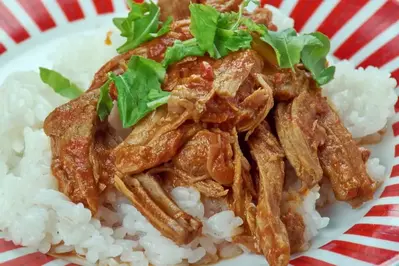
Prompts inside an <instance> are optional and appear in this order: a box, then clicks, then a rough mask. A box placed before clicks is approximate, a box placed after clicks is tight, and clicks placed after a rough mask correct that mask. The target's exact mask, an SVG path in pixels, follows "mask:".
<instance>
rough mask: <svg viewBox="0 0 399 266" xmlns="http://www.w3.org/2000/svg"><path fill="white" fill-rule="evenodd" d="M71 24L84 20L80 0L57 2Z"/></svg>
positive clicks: (61, 0) (58, 0) (59, 0)
mask: <svg viewBox="0 0 399 266" xmlns="http://www.w3.org/2000/svg"><path fill="white" fill-rule="evenodd" d="M57 3H58V5H59V6H60V7H61V9H62V11H63V12H64V14H65V16H66V17H67V19H68V21H69V22H72V21H75V20H79V19H83V18H84V14H83V10H82V8H81V7H80V4H79V2H78V0H57Z"/></svg>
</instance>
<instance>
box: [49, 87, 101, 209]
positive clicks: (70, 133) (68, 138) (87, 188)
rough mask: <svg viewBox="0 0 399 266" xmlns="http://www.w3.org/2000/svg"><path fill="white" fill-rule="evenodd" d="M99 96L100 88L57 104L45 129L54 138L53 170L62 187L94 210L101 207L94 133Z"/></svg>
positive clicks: (52, 144) (72, 197)
mask: <svg viewBox="0 0 399 266" xmlns="http://www.w3.org/2000/svg"><path fill="white" fill-rule="evenodd" d="M98 96H99V91H98V90H94V91H91V92H89V93H86V94H83V95H82V96H81V97H79V98H77V99H76V100H73V101H71V102H69V103H66V104H64V105H62V106H60V107H58V108H56V109H55V110H54V111H53V112H52V113H51V114H50V115H49V116H48V117H47V118H46V120H45V122H44V131H45V133H46V134H47V135H48V136H50V138H51V151H52V163H51V170H52V172H53V175H54V176H55V177H56V178H57V180H58V185H59V190H60V191H61V192H62V193H64V194H65V195H66V196H68V197H69V198H70V199H71V200H72V201H73V202H75V203H79V202H81V203H83V204H84V205H85V206H86V207H87V208H89V209H90V210H91V211H92V212H93V213H96V212H97V208H98V200H99V187H98V181H99V179H100V177H97V178H95V173H94V172H95V170H94V168H93V165H94V164H95V161H96V160H97V156H95V155H94V146H95V144H94V141H95V137H94V135H95V132H96V124H97V120H98V118H97V112H96V105H97V100H98ZM97 175H99V174H97ZM96 179H97V180H96Z"/></svg>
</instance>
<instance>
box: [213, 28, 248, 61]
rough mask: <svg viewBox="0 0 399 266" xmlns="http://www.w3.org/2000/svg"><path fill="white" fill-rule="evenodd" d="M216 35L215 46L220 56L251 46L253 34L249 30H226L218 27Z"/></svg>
mask: <svg viewBox="0 0 399 266" xmlns="http://www.w3.org/2000/svg"><path fill="white" fill-rule="evenodd" d="M216 36H217V37H216V39H215V47H216V49H217V50H218V54H219V55H220V57H219V58H221V57H224V56H226V55H228V54H229V53H230V52H236V51H238V50H240V49H249V48H251V42H252V36H251V34H250V33H249V32H247V31H244V30H237V31H225V30H220V29H218V31H217V35H216Z"/></svg>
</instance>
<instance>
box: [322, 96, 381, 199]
mask: <svg viewBox="0 0 399 266" xmlns="http://www.w3.org/2000/svg"><path fill="white" fill-rule="evenodd" d="M317 101H319V102H320V103H322V104H323V105H324V106H325V108H326V109H327V113H326V114H325V115H324V116H323V117H322V119H321V120H320V124H321V126H322V127H323V128H324V130H325V131H326V134H327V138H326V140H325V143H324V145H322V146H321V147H320V149H319V158H320V162H321V166H322V168H323V171H324V174H325V176H327V177H328V178H329V179H330V181H331V184H332V187H333V190H334V194H335V197H336V198H337V199H338V200H343V201H348V202H349V203H350V204H351V205H352V206H353V207H358V206H360V205H361V204H362V203H363V202H365V201H367V200H370V199H372V198H373V195H374V192H375V190H376V188H377V184H376V183H375V181H374V180H373V179H371V178H370V176H369V175H368V173H367V170H366V166H365V159H367V157H368V153H367V152H366V151H364V149H359V147H358V146H357V144H356V142H355V141H354V140H353V138H352V135H351V134H350V132H349V131H348V130H347V129H346V128H345V126H344V125H343V124H342V122H341V121H340V119H339V117H338V115H337V113H336V112H334V111H333V110H332V109H331V108H330V107H329V105H328V103H327V101H326V100H325V99H324V98H322V97H321V96H319V97H318V98H317Z"/></svg>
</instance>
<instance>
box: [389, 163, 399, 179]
mask: <svg viewBox="0 0 399 266" xmlns="http://www.w3.org/2000/svg"><path fill="white" fill-rule="evenodd" d="M397 176H399V165H394V166H393V167H392V171H391V178H392V177H397Z"/></svg>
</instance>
